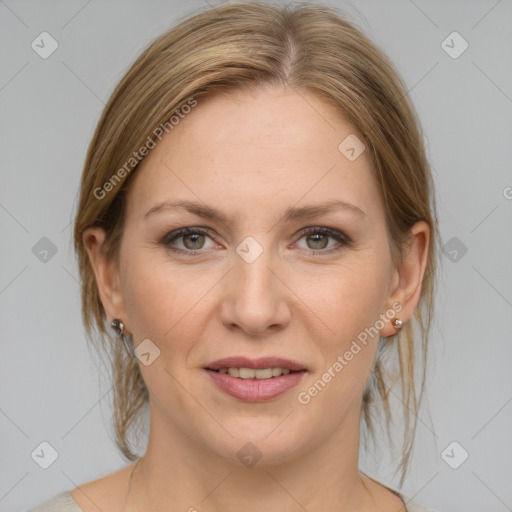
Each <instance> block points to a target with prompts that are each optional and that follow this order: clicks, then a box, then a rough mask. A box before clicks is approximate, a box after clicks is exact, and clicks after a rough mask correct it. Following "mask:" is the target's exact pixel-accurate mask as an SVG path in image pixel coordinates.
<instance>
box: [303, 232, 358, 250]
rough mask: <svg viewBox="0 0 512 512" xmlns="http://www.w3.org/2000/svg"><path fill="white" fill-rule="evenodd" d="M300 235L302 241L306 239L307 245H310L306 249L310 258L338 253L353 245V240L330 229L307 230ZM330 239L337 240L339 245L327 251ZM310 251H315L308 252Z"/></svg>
mask: <svg viewBox="0 0 512 512" xmlns="http://www.w3.org/2000/svg"><path fill="white" fill-rule="evenodd" d="M300 234H301V235H302V236H301V238H300V240H302V239H303V238H305V239H306V244H309V245H308V247H306V252H307V254H309V255H310V256H311V255H317V254H325V253H331V252H333V251H338V250H340V249H342V248H343V247H344V246H349V245H350V244H351V240H350V239H349V237H348V236H346V235H344V234H343V233H341V232H339V231H336V230H334V229H330V228H318V227H313V228H306V229H305V230H303V231H302V232H301V233H300ZM329 238H331V239H334V240H336V241H337V242H338V243H337V244H334V246H332V245H331V247H329V249H327V250H325V249H326V247H328V244H329ZM308 249H313V250H309V251H308Z"/></svg>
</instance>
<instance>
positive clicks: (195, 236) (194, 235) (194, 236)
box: [183, 234, 204, 250]
mask: <svg viewBox="0 0 512 512" xmlns="http://www.w3.org/2000/svg"><path fill="white" fill-rule="evenodd" d="M189 237H193V238H196V240H194V241H193V242H192V243H197V237H199V238H201V237H203V238H204V235H201V234H193V235H186V236H185V237H184V238H183V240H184V241H186V240H187V238H189ZM185 245H187V244H186V243H185ZM200 245H201V244H200ZM188 248H189V249H193V250H195V249H200V248H201V247H197V246H195V247H188Z"/></svg>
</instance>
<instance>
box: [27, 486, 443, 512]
mask: <svg viewBox="0 0 512 512" xmlns="http://www.w3.org/2000/svg"><path fill="white" fill-rule="evenodd" d="M388 489H389V487H388ZM391 490H392V489H391ZM393 492H394V493H395V494H397V495H398V496H399V497H400V498H401V499H402V501H403V502H404V503H405V506H406V507H407V512H435V511H434V510H429V509H426V508H423V507H422V506H420V505H418V504H417V503H415V502H414V501H411V500H410V499H409V498H407V497H406V496H404V495H403V494H401V493H399V492H398V491H393ZM28 512H83V510H82V509H81V508H80V507H79V506H78V504H77V502H76V501H75V500H74V499H73V497H72V496H71V491H65V492H61V493H60V494H58V495H57V496H55V497H53V498H52V499H50V500H48V501H46V502H45V503H43V504H42V505H40V506H39V507H36V508H34V509H32V510H29V511H28Z"/></svg>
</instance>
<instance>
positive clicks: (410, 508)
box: [395, 491, 437, 512]
mask: <svg viewBox="0 0 512 512" xmlns="http://www.w3.org/2000/svg"><path fill="white" fill-rule="evenodd" d="M395 492H396V493H397V494H398V495H399V496H400V498H401V499H402V501H403V502H404V503H405V506H406V508H407V512H437V511H435V510H432V509H431V508H425V507H422V506H421V505H419V504H418V503H416V502H415V501H412V500H411V499H410V498H408V497H407V496H405V495H404V494H402V493H400V492H398V491H395Z"/></svg>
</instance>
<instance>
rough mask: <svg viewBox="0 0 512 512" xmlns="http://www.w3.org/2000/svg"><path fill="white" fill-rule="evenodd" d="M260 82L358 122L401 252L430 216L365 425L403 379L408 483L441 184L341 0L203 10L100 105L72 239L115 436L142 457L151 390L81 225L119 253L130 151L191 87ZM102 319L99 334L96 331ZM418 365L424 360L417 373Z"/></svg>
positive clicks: (388, 78) (367, 398)
mask: <svg viewBox="0 0 512 512" xmlns="http://www.w3.org/2000/svg"><path fill="white" fill-rule="evenodd" d="M264 85H270V86H286V87H292V88H293V89H294V90H296V91H299V92H300V91H309V92H313V93H315V94H316V95H318V96H319V97H321V98H322V99H324V100H325V101H327V102H328V103H329V104H330V105H332V107H333V108H334V109H336V110H337V111H339V112H340V113H342V114H343V115H344V116H346V119H347V120H348V121H349V122H350V123H351V124H352V125H353V127H354V128H355V129H356V130H357V133H358V136H360V137H361V138H362V139H363V141H364V144H365V145H366V147H367V148H368V151H369V152H370V155H371V157H372V160H373V164H374V165H373V169H372V172H373V173H374V174H375V178H376V179H377V182H378V184H379V186H380V192H381V194H382V198H383V201H384V205H385V216H386V223H387V228H388V233H389V239H390V247H391V250H392V254H393V258H394V261H395V262H399V261H401V256H402V249H403V244H404V242H405V241H406V239H407V234H408V231H409V230H410V228H411V227H412V225H413V224H414V223H415V222H416V221H419V220H423V221H425V222H426V223H427V224H428V225H429V227H430V231H431V239H430V244H429V249H428V261H427V267H426V272H425V275H424V278H423V282H422V291H421V297H420V303H419V305H418V307H417V308H416V310H415V312H414V317H413V319H411V321H410V322H408V323H406V324H405V326H404V327H403V328H402V329H401V331H399V333H398V334H397V335H396V336H393V337H390V338H383V339H381V342H380V345H379V352H378V357H377V361H376V364H375V367H374V370H373V372H372V375H371V377H370V379H369V381H368V384H367V386H366V388H365V391H364V395H363V402H362V425H363V424H364V425H365V426H366V430H367V431H368V433H369V434H370V435H374V433H375V422H374V417H373V412H372V411H375V412H376V411H377V407H376V406H377V405H378V403H377V402H378V401H380V404H381V406H382V407H381V408H380V409H379V410H380V411H381V412H382V411H383V412H384V413H385V419H386V425H387V428H388V435H389V428H390V420H391V410H390V403H389V397H390V393H391V391H392V388H393V386H394V384H395V382H396V381H397V380H398V381H399V382H400V385H401V400H402V402H403V419H404V442H403V446H402V450H401V459H400V463H399V467H400V468H401V470H402V474H401V480H400V485H402V483H403V480H404V477H405V474H406V471H407V468H408V464H409V459H410V455H411V450H412V446H413V440H414V433H415V428H416V414H417V411H418V407H419V403H420V400H421V397H422V394H423V390H424V387H425V368H426V361H427V346H428V337H429V330H430V325H431V319H432V316H433V308H434V301H433V296H434V276H435V268H436V259H437V254H438V249H437V244H438V242H437V238H438V224H437V214H436V205H435V198H434V187H433V183H432V176H431V172H430V168H429V164H428V161H427V158H426V155H425V148H424V144H423V139H422V132H421V128H420V124H419V122H418V120H417V116H416V113H415V111H414V109H413V106H412V104H411V103H410V101H409V98H408V94H407V89H406V87H405V85H404V83H403V82H402V80H401V78H400V77H399V75H398V73H397V72H396V71H395V69H394V67H393V65H392V64H391V62H390V61H389V60H388V58H387V57H386V56H385V55H384V54H383V53H382V52H381V51H380V50H379V49H378V48H377V47H376V46H375V45H374V44H373V43H372V42H371V41H370V40H369V39H368V38H367V37H365V36H364V35H363V34H362V32H361V31H359V30H358V29H356V28H355V26H353V25H352V24H351V23H349V22H348V21H346V20H345V19H343V17H342V16H341V15H340V14H339V13H338V12H337V11H336V10H334V9H332V8H330V7H325V6H321V5H316V4H309V3H303V4H302V5H299V6H296V7H289V6H288V7H275V6H272V5H270V4H268V3H261V2H250V3H229V4H224V5H221V6H218V7H215V8H208V9H207V10H203V11H199V12H195V13H193V15H189V17H187V18H185V19H182V20H180V22H179V23H178V24H177V25H176V26H175V27H174V28H172V29H171V30H169V31H168V32H166V33H164V34H163V35H161V36H160V37H158V38H157V39H156V40H155V41H154V42H153V43H152V44H151V45H150V46H149V47H148V48H147V49H146V50H145V51H144V52H143V53H142V54H141V55H140V56H139V57H138V58H137V60H136V61H135V62H134V64H133V65H132V66H131V68H130V69H129V70H128V72H127V73H126V75H125V76H124V77H123V79H122V80H121V82H120V83H119V84H118V86H117V87H116V89H115V90H114V92H113V94H112V96H111V97H110V100H109V102H108V104H107V105H106V107H105V109H104V112H103V114H102V116H101V119H100V121H99V123H98V126H97V128H96V131H95V133H94V136H93V138H92V141H91V144H90V147H89V150H88V153H87V157H86V161H85V165H84V169H83V174H82V180H81V188H80V199H79V204H78V208H77V215H76V222H75V227H74V244H75V250H76V253H77V257H78V264H79V273H80V278H81V283H82V316H83V320H84V325H85V329H86V333H87V337H88V340H89V341H90V342H91V343H93V344H94V343H95V338H96V339H100V340H101V342H102V344H103V348H104V349H107V350H110V351H111V352H112V355H113V357H112V371H113V374H112V379H113V385H114V403H113V406H114V414H113V422H114V427H115V434H116V444H117V446H118V447H119V449H120V450H121V451H122V453H123V454H124V455H125V456H126V457H127V458H128V459H129V460H134V459H135V458H136V457H137V456H136V455H135V454H134V453H133V451H132V449H131V447H130V445H129V443H128V440H127V435H128V432H129V430H130V427H131V426H132V425H133V424H134V423H135V421H136V420H137V418H138V417H139V416H140V412H141V409H142V407H143V406H144V404H145V403H147V401H148V392H147V389H146V387H145V385H144V382H143V380H142V377H141V374H140V371H139V367H138V365H137V362H136V361H134V360H133V359H132V358H130V357H129V356H128V355H127V354H126V352H125V351H124V347H122V346H121V344H120V343H119V340H118V339H117V338H116V337H115V336H114V335H113V332H112V331H111V330H110V329H109V328H107V327H106V325H105V319H106V315H105V311H104V308H103V305H102V303H101V300H100V296H99V293H98V288H97V284H96V281H95V278H94V274H93V270H92V267H91V264H90V262H89V259H88V256H87V252H86V250H85V247H84V244H83V241H82V237H83V233H84V230H85V229H86V228H88V227H90V226H101V227H103V228H104V229H105V231H106V240H105V244H104V247H103V250H104V251H105V253H106V254H107V255H108V256H109V257H110V258H112V260H113V261H118V256H119V247H120V242H121V237H122V233H123V222H124V212H125V207H126V202H125V197H126V190H127V186H128V185H129V183H130V178H131V177H132V176H133V174H134V171H135V169H136V167H137V162H132V165H131V167H132V168H130V166H129V167H128V168H127V167H126V162H129V161H130V158H131V156H132V155H133V154H134V152H137V151H138V150H139V149H140V148H141V147H142V146H144V145H145V144H147V142H148V141H154V140H155V139H156V135H155V132H157V129H158V127H161V126H164V125H165V123H167V125H168V121H169V119H170V118H171V117H172V116H173V114H175V113H176V112H177V111H179V110H180V109H181V108H182V107H183V106H184V105H186V104H187V103H188V102H190V101H191V98H194V99H195V100H196V101H197V100H198V98H200V97H201V96H202V95H204V94H207V93H208V92H210V91H219V90H223V91H229V90H231V89H238V90H249V89H251V88H255V87H256V88H257V87H261V86H264ZM199 101H200V100H199ZM340 142H341V141H340ZM118 169H119V172H118V173H117V178H116V180H117V181H116V183H115V185H116V186H110V187H108V193H106V192H105V191H106V190H107V187H105V184H106V183H107V182H110V183H111V184H112V178H113V174H114V172H115V171H116V170H118ZM121 169H124V170H125V172H120V171H121ZM98 190H102V191H103V192H101V194H100V193H98ZM99 195H101V197H98V196H99ZM94 327H96V329H97V331H98V333H97V334H98V336H94V334H93V328H94ZM415 328H417V330H418V333H417V334H415V333H414V330H415ZM390 353H391V354H395V355H396V356H397V357H395V361H397V362H398V364H397V365H396V364H395V365H393V364H392V363H388V359H387V358H386V354H388V355H389V354H390ZM417 356H418V357H419V364H418V361H417V359H418V357H417ZM415 368H416V370H418V369H419V370H420V371H419V384H418V377H415Z"/></svg>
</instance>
